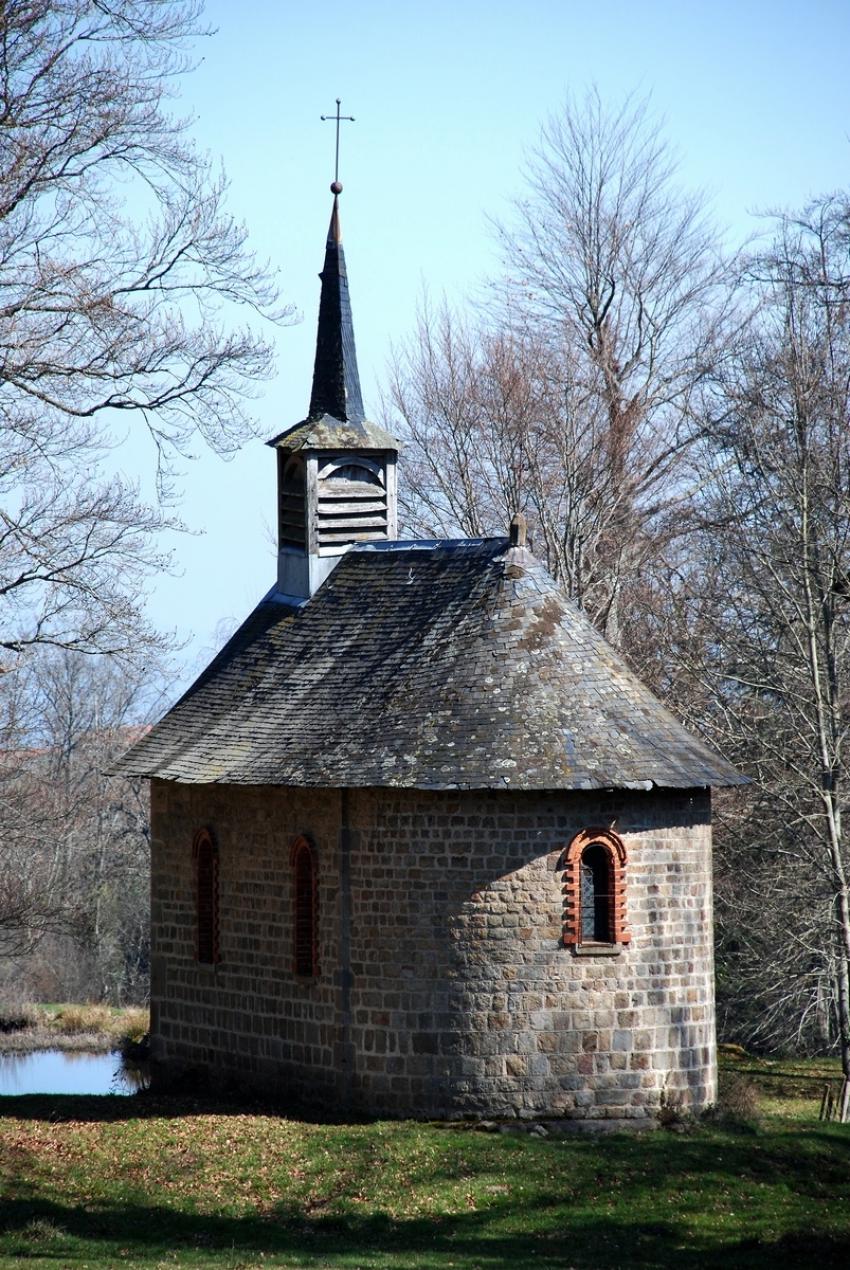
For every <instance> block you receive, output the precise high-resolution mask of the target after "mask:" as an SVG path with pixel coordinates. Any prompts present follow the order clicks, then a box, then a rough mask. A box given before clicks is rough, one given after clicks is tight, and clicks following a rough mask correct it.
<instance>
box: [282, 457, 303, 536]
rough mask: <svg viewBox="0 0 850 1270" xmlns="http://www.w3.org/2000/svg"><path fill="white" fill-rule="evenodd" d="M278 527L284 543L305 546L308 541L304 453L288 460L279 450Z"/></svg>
mask: <svg viewBox="0 0 850 1270" xmlns="http://www.w3.org/2000/svg"><path fill="white" fill-rule="evenodd" d="M278 464H279V470H278V504H277V528H278V541H279V542H280V545H281V546H284V545H286V546H288V547H301V548H302V549H303V548H304V546H305V545H306V541H307V532H306V531H307V482H306V476H305V472H304V461H303V459H302V458H301V457H300V455H295V456H294V457H293V458H290V459H288V460H287V458H286V456H285V455H284V454H278Z"/></svg>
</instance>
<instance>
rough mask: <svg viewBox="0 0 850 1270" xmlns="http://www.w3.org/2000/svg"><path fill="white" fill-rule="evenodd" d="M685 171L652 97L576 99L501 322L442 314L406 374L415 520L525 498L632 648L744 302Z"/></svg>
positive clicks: (496, 522)
mask: <svg viewBox="0 0 850 1270" xmlns="http://www.w3.org/2000/svg"><path fill="white" fill-rule="evenodd" d="M674 178H675V163H674V162H673V160H672V158H671V155H670V152H669V150H668V148H667V146H666V145H665V143H664V141H663V139H662V137H661V134H660V131H659V129H658V127H657V126H656V124H655V122H654V121H653V119H652V117H651V116H650V114H649V111H648V109H647V107H646V106H645V105H644V104H640V103H637V104H636V103H634V102H632V101H628V102H627V103H626V104H625V105H624V106H623V107H622V109H620V110H619V111H618V112H615V113H613V114H611V113H609V112H607V111H606V110H605V108H604V107H603V105H602V103H601V101H600V99H599V96H598V94H597V93H595V92H593V93H590V94H589V95H588V97H587V98H586V99H585V100H584V101H583V102H580V103H576V102H567V104H566V106H565V108H564V110H563V112H562V113H561V114H560V115H559V116H557V117H553V118H552V119H551V120H550V121H549V123H548V124H547V125H546V126H545V127H544V129H543V130H542V132H541V136H540V141H539V143H538V146H537V148H536V150H535V151H534V153H533V155H532V157H531V159H530V161H529V164H528V167H527V171H526V189H527V194H526V196H525V197H524V198H522V199H521V200H519V201H518V202H517V205H516V208H515V215H514V217H513V219H512V220H511V221H510V222H509V223H508V224H506V225H504V226H501V227H499V234H500V238H501V242H502V246H503V251H504V260H505V269H506V273H507V281H506V282H505V281H504V280H503V282H502V283H500V284H499V285H498V286H494V288H493V290H492V293H491V295H490V303H489V305H488V310H487V315H486V318H485V319H483V320H481V321H480V322H479V323H478V324H477V325H476V326H474V327H472V328H470V327H469V326H465V325H464V324H462V323H461V322H459V321H458V319H456V318H455V317H454V316H453V315H451V314H449V313H448V312H446V310H445V309H443V310H442V311H439V312H438V313H437V314H436V315H434V314H429V313H428V312H427V311H426V312H425V314H424V315H423V317H422V319H421V321H420V325H419V329H418V331H417V333H416V334H415V335H414V337H413V338H412V339H411V340H410V341H409V342H408V343H407V344H406V345H405V346H403V347H402V348H401V349H399V350H398V351H397V354H396V357H395V361H394V365H393V368H392V372H391V377H390V389H389V394H388V412H387V414H388V419H389V421H390V422H397V424H398V425H400V429H401V432H402V435H403V436H404V438H405V440H406V442H407V445H406V447H405V451H404V454H403V459H404V462H405V465H406V473H407V477H408V479H409V478H410V475H411V473H412V474H413V478H414V479H413V482H412V490H413V500H414V505H413V506H411V507H410V508H408V515H409V518H410V519H411V520H412V523H413V524H414V525H415V526H416V527H421V528H423V529H427V528H428V527H429V526H434V527H435V528H438V529H439V530H441V531H446V530H447V529H448V530H451V529H452V528H454V529H455V530H456V531H457V530H460V531H462V532H489V533H493V532H497V533H498V532H503V530H504V525H505V523H506V520H505V516H506V513H508V514H509V512H510V510H516V509H517V507H520V506H522V507H523V509H524V510H525V511H526V512H527V513H528V514H529V516H530V519H531V524H532V532H533V534H534V540H535V544H536V546H537V547H538V549H542V550H543V552H544V554H545V556H546V559H547V562H548V564H549V566H550V568H551V569H552V570H553V572H554V573H555V574H556V575H557V576H559V577H560V578H561V579H562V580H563V581H564V583H565V584H566V586H567V587H568V589H569V590H570V592H571V594H572V595H573V596H574V597H575V598H576V599H577V600H578V601H579V602H580V603H581V604H582V605H583V606H584V607H586V608H587V610H588V612H589V613H590V615H591V616H592V617H593V619H594V620H595V621H596V622H597V624H598V625H599V626H600V627H601V628H602V629H603V630H604V631H605V632H606V634H607V635H608V636H609V638H611V639H612V640H614V641H615V642H619V641H620V638H621V625H622V623H621V617H620V608H621V600H622V596H623V592H624V588H625V587H627V586H628V585H629V584H630V582H631V581H632V580H633V579H634V578H636V577H638V576H639V574H640V572H641V570H642V569H643V568H645V566H646V562H647V560H648V558H649V557H651V555H652V554H653V553H654V552H656V551H657V550H658V547H659V543H660V542H661V541H662V540H665V539H668V538H669V537H671V536H674V537H675V536H676V535H678V534H680V533H681V532H682V529H683V527H684V524H685V521H686V516H687V509H688V504H689V498H688V490H687V487H686V482H685V477H684V469H683V466H682V457H683V455H684V454H685V452H686V451H687V449H688V446H689V445H690V443H691V441H692V439H693V437H694V434H695V432H696V431H697V430H698V425H697V424H696V423H695V421H694V411H693V409H692V403H693V398H694V394H695V392H696V391H697V390H698V388H699V386H700V385H701V383H702V381H703V380H704V378H705V375H706V372H707V369H708V368H709V367H710V365H711V364H712V363H713V360H714V357H715V355H716V352H717V348H718V343H719V332H720V330H721V328H722V326H723V323H724V320H725V315H726V301H727V291H726V289H725V288H724V286H723V285H722V284H723V281H724V277H725V273H724V266H723V264H722V261H721V259H720V253H719V250H718V245H717V239H716V236H715V234H714V232H713V230H712V229H711V227H710V226H709V224H708V222H707V218H706V216H705V213H704V209H703V203H702V200H701V199H700V198H699V197H698V196H688V195H685V194H683V193H682V192H681V191H680V190H679V189H678V188H677V186H676V184H675V179H674ZM494 447H495V449H496V451H497V455H498V462H496V461H494V457H493V450H494Z"/></svg>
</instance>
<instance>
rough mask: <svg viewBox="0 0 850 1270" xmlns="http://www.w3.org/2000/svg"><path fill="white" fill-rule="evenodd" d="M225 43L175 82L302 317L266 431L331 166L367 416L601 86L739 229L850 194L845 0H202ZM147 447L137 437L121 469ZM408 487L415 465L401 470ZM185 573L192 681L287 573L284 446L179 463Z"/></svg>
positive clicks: (182, 615)
mask: <svg viewBox="0 0 850 1270" xmlns="http://www.w3.org/2000/svg"><path fill="white" fill-rule="evenodd" d="M207 18H208V20H209V22H210V24H211V25H212V26H214V27H216V28H217V34H216V35H214V36H213V37H212V38H211V39H208V40H204V41H202V43H201V44H200V46H199V56H200V58H201V59H202V60H201V61H200V63H199V65H198V66H197V68H196V69H195V70H194V71H193V72H192V73H191V75H189V76H188V77H187V78H186V79H185V80H184V81H183V85H182V96H181V100H180V103H179V105H180V107H181V108H182V109H184V110H185V111H187V112H192V113H193V114H194V115H195V116H196V123H195V125H194V135H195V137H196V139H197V141H198V143H199V145H200V146H202V147H203V148H204V149H206V150H208V151H209V152H210V153H211V154H212V155H213V156H215V157H216V158H217V159H218V158H220V159H221V161H222V162H223V164H224V168H225V171H226V173H227V175H228V177H229V179H230V182H231V194H230V207H231V210H232V211H233V212H234V213H235V214H236V215H237V216H238V217H239V218H241V219H244V220H245V221H246V222H247V224H248V228H249V231H250V237H251V242H252V244H253V246H254V248H255V249H256V251H257V252H258V254H259V255H260V256H261V257H265V258H268V259H270V260H271V261H272V263H273V264H274V265H275V266H276V267H277V268H278V269H279V271H280V280H281V284H282V289H283V294H284V297H285V298H286V299H287V300H288V301H289V302H291V303H293V304H294V305H296V307H297V308H298V309H299V310H300V312H301V313H302V314H303V321H302V322H301V323H300V324H299V325H296V326H293V327H288V328H284V329H282V330H280V331H278V332H277V335H276V343H277V348H278V368H277V374H276V377H275V378H274V379H273V380H272V381H270V382H269V383H268V384H266V385H264V386H263V387H262V389H261V392H262V395H261V397H260V398H259V399H258V400H257V402H256V403H255V413H256V417H257V420H258V426H259V429H260V436H261V437H267V436H271V435H272V434H274V433H275V432H279V431H281V430H282V429H283V428H285V427H288V426H289V425H290V424H292V423H295V422H297V421H298V420H299V419H301V418H303V416H304V413H305V410H306V406H307V402H308V399H309V393H310V379H311V373H312V352H313V347H312V346H313V340H314V336H315V321H316V312H317V305H318V285H319V284H318V279H317V273H318V271H319V269H320V267H321V263H322V255H323V245H324V237H325V231H326V228H327V221H328V217H329V214H330V203H331V196H330V194H329V192H328V184H329V182H330V180H331V179H332V177H333V125H331V124H329V123H321V122H320V119H319V116H320V115H321V114H328V113H333V110H334V101H335V98H336V97H341V98H342V103H343V107H342V108H343V113H345V114H353V115H354V116H355V118H356V122H355V123H354V124H348V125H344V128H343V137H342V153H341V165H340V177H341V179H342V181H343V183H344V186H345V191H344V194H343V196H342V201H341V208H342V225H343V236H344V241H345V246H346V257H347V262H348V268H349V277H350V285H351V294H352V303H353V309H354V320H355V329H356V336H357V348H358V359H359V363H360V370H361V378H362V381H363V390H364V400H365V403H366V407H367V411H368V412H369V413H370V414H371V415H372V416H373V417H374V416H375V415H376V414H377V413H378V405H379V402H378V386H379V383H380V380H381V376H382V373H383V368H384V365H385V363H386V360H387V356H388V353H389V349H390V344H391V341H393V340H394V339H398V338H400V337H403V336H404V334H405V333H406V332H407V331H408V330H409V329H410V327H411V325H412V323H413V320H414V317H415V311H416V305H417V302H418V300H419V298H420V296H421V294H422V289H423V287H424V286H427V287H428V289H429V291H430V293H431V295H432V296H439V295H441V294H442V293H443V292H445V293H447V294H448V296H449V297H450V298H452V299H455V300H462V298H463V296H464V294H465V293H467V292H468V291H469V290H470V288H472V287H474V286H475V284H476V283H477V282H478V281H479V280H480V279H482V278H483V277H485V276H486V275H487V274H488V272H490V271H492V270H494V269H495V268H496V264H497V254H496V248H495V243H494V240H493V237H492V233H491V231H490V230H489V229H488V221H487V218H488V216H490V215H495V216H499V215H504V214H505V213H506V211H507V209H508V205H509V202H510V199H511V197H512V196H514V195H516V194H518V193H520V192H521V189H522V176H521V166H522V158H523V153H524V150H525V149H527V148H528V147H529V146H531V145H533V143H534V140H535V137H536V134H537V131H538V129H539V126H540V124H541V122H542V121H543V120H544V119H545V117H546V116H547V115H548V114H549V113H551V112H556V111H557V110H558V107H559V105H560V104H561V103H562V101H563V100H564V96H565V94H566V93H567V92H571V93H573V94H575V95H577V96H581V95H582V94H583V93H584V91H585V90H586V89H587V87H588V86H590V85H591V84H596V85H597V86H598V88H599V90H600V94H601V96H602V98H603V100H605V101H606V102H610V103H611V105H612V107H616V106H617V105H619V104H620V103H621V102H622V99H623V97H624V95H625V94H627V93H630V92H632V93H635V94H637V95H638V96H645V95H648V96H650V98H651V102H652V107H653V109H654V110H655V111H656V112H657V114H658V116H659V117H660V118H661V119H662V120H663V124H664V131H665V134H666V136H667V137H668V139H669V141H670V143H671V144H672V146H673V147H674V148H675V150H676V151H677V152H678V154H679V156H680V159H681V169H680V172H681V180H682V183H683V184H684V185H686V186H689V187H694V186H696V187H700V188H702V189H704V190H705V191H706V193H707V195H708V198H709V202H710V204H711V206H712V207H713V209H714V212H715V214H716V216H717V218H718V220H719V221H720V222H721V224H723V225H724V226H726V227H727V232H728V234H729V237H730V240H731V241H738V240H740V239H742V238H744V237H746V236H747V235H748V234H750V233H752V232H753V230H754V229H755V228H757V225H758V222H757V220H756V214H757V213H758V212H760V211H765V210H769V209H771V208H776V207H797V206H800V205H802V204H803V203H804V202H805V201H806V199H807V198H809V197H811V196H813V195H815V194H818V193H820V192H824V191H826V190H834V189H838V188H850V76H848V72H847V56H848V49H850V4H848V2H847V0H808V2H807V3H806V4H803V3H800V0H797V3H789V2H787V0H773V2H772V3H769V2H767V0H749V2H747V0H738V3H730V2H728V0H713V2H712V3H684V2H683V3H672V2H669V0H644V2H643V3H640V2H638V0H635V2H634V3H630V4H627V3H620V2H619V0H617V2H611V3H604V2H602V3H598V4H596V5H591V4H588V3H586V0H585V2H583V3H578V2H577V0H525V2H524V3H522V4H519V3H517V2H514V3H507V2H505V0H490V3H482V2H481V0H454V3H450V2H449V0H431V2H430V3H428V4H411V3H408V2H407V0H394V2H393V3H387V2H385V0H349V3H347V4H344V3H340V2H339V0H325V2H324V3H322V4H320V5H317V6H308V5H306V4H304V3H303V2H302V0H289V2H287V0H281V2H280V3H271V0H242V3H241V4H240V5H239V6H236V5H234V4H233V3H232V0H210V2H209V3H208V4H207ZM150 460H151V456H150V455H149V454H148V453H147V452H146V450H145V448H144V446H143V445H141V444H139V443H131V444H129V445H128V446H127V447H126V449H125V450H124V451H122V454H121V455H120V456H119V465H120V466H123V467H125V468H126V470H127V471H128V472H133V473H136V474H138V472H139V470H141V469H144V467H145V466H146V465H148V464H149V463H150ZM401 479H403V469H402V478H401ZM182 489H183V491H184V495H183V498H182V501H181V505H180V512H181V514H182V516H183V519H184V520H185V522H186V523H187V525H188V526H189V527H190V528H191V529H192V530H195V531H198V532H197V533H196V534H195V535H194V536H191V537H188V536H181V537H179V538H177V539H176V541H174V543H173V545H174V549H175V553H176V568H177V573H176V575H175V576H173V577H165V578H162V579H159V580H158V581H157V582H156V583H155V585H154V586H153V587H152V591H151V597H150V606H149V611H150V615H151V618H152V620H153V621H154V622H155V623H156V624H157V625H158V626H160V627H163V628H166V629H174V630H176V631H177V632H178V634H179V635H180V636H181V637H182V638H183V639H186V640H188V641H189V643H188V646H187V649H186V651H185V653H184V654H183V658H182V665H183V679H184V680H185V678H186V677H187V676H191V674H192V672H193V671H195V670H197V669H199V663H201V662H203V661H204V660H205V657H206V656H207V655H208V654H209V653H211V652H212V650H213V647H214V646H215V644H216V642H217V637H218V636H219V635H220V634H221V633H222V632H223V631H224V629H225V627H226V628H227V629H230V628H232V625H233V623H234V622H235V621H236V620H238V619H241V618H242V617H243V616H245V615H246V614H247V612H248V611H249V610H250V609H251V608H252V606H253V605H254V604H255V603H256V601H257V599H258V598H259V597H260V596H261V595H262V594H263V593H264V592H265V591H266V590H267V589H268V587H269V586H270V585H271V583H272V582H273V580H274V575H275V555H274V545H273V543H272V534H271V526H272V523H273V518H274V461H273V455H272V452H271V451H270V450H268V449H267V448H266V447H265V446H264V445H263V444H262V441H261V440H260V439H258V440H256V441H253V442H248V443H246V445H245V447H244V448H243V450H242V451H241V453H240V454H239V455H238V456H237V457H236V458H235V459H234V460H232V461H231V462H224V461H222V460H220V459H218V458H216V457H215V456H212V455H209V454H206V455H204V454H201V453H200V452H199V457H198V458H197V459H196V460H194V461H192V462H187V463H184V464H183V478H182Z"/></svg>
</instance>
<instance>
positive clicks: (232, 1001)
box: [151, 781, 715, 1120]
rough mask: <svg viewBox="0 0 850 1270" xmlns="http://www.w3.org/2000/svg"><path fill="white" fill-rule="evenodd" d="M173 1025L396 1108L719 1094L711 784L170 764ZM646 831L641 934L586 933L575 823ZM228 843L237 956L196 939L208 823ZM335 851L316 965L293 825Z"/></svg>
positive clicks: (160, 838)
mask: <svg viewBox="0 0 850 1270" xmlns="http://www.w3.org/2000/svg"><path fill="white" fill-rule="evenodd" d="M152 824H153V836H154V840H153V852H152V859H153V865H152V921H153V948H152V985H151V997H152V1028H153V1052H154V1058H155V1062H156V1064H157V1068H158V1070H159V1072H160V1074H161V1077H162V1079H164V1080H167V1079H173V1078H176V1077H178V1076H180V1075H181V1073H187V1072H188V1073H197V1074H199V1075H207V1076H211V1077H213V1078H214V1079H219V1080H225V1081H226V1080H230V1081H232V1082H234V1083H237V1084H238V1085H240V1086H256V1087H260V1088H262V1089H263V1090H264V1091H265V1092H267V1093H269V1094H271V1095H272V1096H275V1097H279V1098H282V1099H290V1098H296V1099H302V1100H303V1099H307V1100H310V1101H318V1102H320V1103H322V1104H323V1105H325V1106H328V1105H333V1106H334V1107H337V1108H340V1109H350V1110H352V1111H354V1110H358V1111H365V1112H368V1113H371V1114H377V1115H393V1116H418V1117H448V1116H467V1115H470V1116H482V1117H499V1118H501V1117H520V1118H522V1119H534V1120H537V1119H542V1118H552V1117H557V1118H567V1119H603V1120H623V1119H640V1118H643V1117H646V1116H648V1115H651V1114H652V1112H653V1111H654V1110H655V1109H656V1108H657V1107H658V1106H659V1104H660V1102H661V1101H662V1100H663V1099H666V1100H669V1101H673V1102H679V1103H681V1104H683V1105H685V1106H693V1107H694V1108H699V1107H701V1106H703V1105H705V1104H706V1103H707V1102H710V1101H712V1100H713V1098H714V1095H715V1064H714V1004H713V1002H714V996H713V963H712V924H711V862H710V852H711V830H710V805H709V798H708V795H707V793H706V792H705V791H703V790H691V791H685V792H682V791H673V792H664V791H662V792H659V791H651V792H647V793H624V792H613V793H607V794H591V793H588V794H584V793H580V794H576V793H564V792H558V793H552V794H548V793H533V792H532V793H509V792H502V791H493V792H490V791H467V792H439V791H435V792H423V791H417V790H396V789H354V790H347V791H342V790H312V789H278V788H253V787H242V786H193V785H178V784H172V783H167V782H162V781H155V782H153V787H152ZM603 825H604V826H612V827H613V828H614V829H615V830H616V832H617V833H618V834H619V835H620V837H621V838H622V840H623V842H624V843H625V846H626V850H627V852H628V862H627V866H626V905H627V908H626V921H627V928H628V931H629V933H630V935H631V942H630V943H629V944H627V945H623V946H619V947H618V948H617V949H616V950H613V951H612V950H611V949H610V948H606V949H604V950H600V951H599V952H597V953H596V954H594V955H586V954H585V950H582V949H579V950H578V951H577V950H575V949H573V948H568V947H565V946H564V943H563V939H562V934H563V916H564V901H565V897H564V894H563V879H564V871H563V868H562V867H560V866H561V865H562V855H563V852H564V849H565V848H566V846H567V845H568V843H569V842H570V840H571V838H572V837H573V835H574V834H575V833H577V832H578V831H579V830H581V829H585V828H587V827H589V826H594V827H599V826H603ZM204 826H206V827H209V828H210V830H211V831H212V833H213V835H214V838H215V841H216V842H217V844H218V850H219V888H220V904H219V913H220V917H219V946H220V955H221V960H220V962H219V963H218V964H217V965H201V964H199V963H198V962H197V961H196V959H195V955H194V923H195V911H194V875H193V863H192V840H193V837H194V835H195V833H196V832H197V830H198V829H199V828H201V827H204ZM299 834H306V835H307V836H308V837H309V838H310V839H311V840H312V842H313V843H314V844H315V846H316V852H317V858H318V915H319V940H318V967H319V973H318V975H317V976H316V977H315V978H314V979H309V980H304V979H299V978H298V977H297V976H296V975H295V973H294V963H293V936H292V912H293V896H292V891H291V885H292V877H291V868H290V864H289V851H290V845H291V843H292V840H293V839H294V838H295V837H296V836H297V835H299Z"/></svg>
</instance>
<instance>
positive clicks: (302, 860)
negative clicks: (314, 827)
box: [290, 838, 319, 978]
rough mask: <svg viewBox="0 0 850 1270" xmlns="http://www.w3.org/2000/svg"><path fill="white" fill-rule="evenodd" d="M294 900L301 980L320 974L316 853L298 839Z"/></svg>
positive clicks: (293, 853)
mask: <svg viewBox="0 0 850 1270" xmlns="http://www.w3.org/2000/svg"><path fill="white" fill-rule="evenodd" d="M290 859H291V862H292V890H293V897H294V905H293V907H294V914H293V916H294V921H293V934H294V951H295V973H296V974H297V975H298V976H299V977H301V978H312V977H313V976H314V975H316V974H318V970H319V967H318V949H317V944H318V922H317V918H318V913H317V887H316V853H315V850H314V848H313V846H312V844H311V843H310V842H309V841H308V840H307V839H306V838H296V840H295V842H293V844H292V851H291V853H290Z"/></svg>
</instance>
